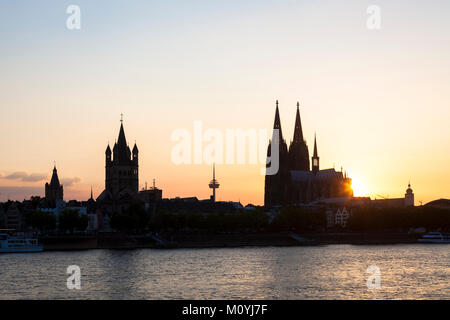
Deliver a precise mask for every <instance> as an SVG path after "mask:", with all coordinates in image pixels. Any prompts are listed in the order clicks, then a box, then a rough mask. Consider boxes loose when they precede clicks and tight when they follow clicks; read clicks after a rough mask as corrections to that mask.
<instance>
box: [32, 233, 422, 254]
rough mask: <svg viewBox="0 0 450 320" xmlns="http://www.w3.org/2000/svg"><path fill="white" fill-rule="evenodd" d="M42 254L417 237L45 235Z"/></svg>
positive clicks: (378, 241) (371, 242)
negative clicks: (95, 250) (49, 252)
mask: <svg viewBox="0 0 450 320" xmlns="http://www.w3.org/2000/svg"><path fill="white" fill-rule="evenodd" d="M39 241H40V243H42V244H43V245H44V250H45V251H55V250H57V251H62V250H88V249H138V248H154V249H158V248H159V249H161V248H162V249H169V248H226V247H250V246H258V247H269V246H283V247H285V246H309V245H328V244H353V245H374V244H403V243H417V235H412V234H407V233H386V232H383V233H281V232H280V233H275V232H271V233H269V232H267V233H228V234H214V233H210V234H191V233H189V234H186V233H165V234H160V235H146V236H127V235H119V234H105V235H98V236H48V237H41V238H40V239H39Z"/></svg>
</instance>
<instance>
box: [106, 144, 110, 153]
mask: <svg viewBox="0 0 450 320" xmlns="http://www.w3.org/2000/svg"><path fill="white" fill-rule="evenodd" d="M105 153H106V154H111V148H110V147H109V142H108V146H107V147H106V151H105Z"/></svg>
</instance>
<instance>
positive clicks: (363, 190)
mask: <svg viewBox="0 0 450 320" xmlns="http://www.w3.org/2000/svg"><path fill="white" fill-rule="evenodd" d="M352 189H353V195H354V196H355V197H362V196H367V195H368V194H369V191H368V189H367V186H366V185H365V184H364V182H363V181H361V180H360V179H359V178H352Z"/></svg>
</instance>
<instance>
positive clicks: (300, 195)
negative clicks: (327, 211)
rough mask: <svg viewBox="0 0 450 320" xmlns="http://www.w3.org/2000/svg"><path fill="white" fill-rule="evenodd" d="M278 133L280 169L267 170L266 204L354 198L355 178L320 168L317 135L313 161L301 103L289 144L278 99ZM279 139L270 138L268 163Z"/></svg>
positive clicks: (275, 126) (290, 203)
mask: <svg viewBox="0 0 450 320" xmlns="http://www.w3.org/2000/svg"><path fill="white" fill-rule="evenodd" d="M273 129H274V136H273V137H275V134H276V132H278V139H277V140H278V143H279V145H278V159H279V166H278V171H277V172H276V173H275V174H270V173H269V171H268V170H267V172H266V177H265V188H264V189H265V190H264V206H265V207H268V208H270V207H274V206H286V205H297V204H307V203H310V202H313V201H315V200H319V199H325V198H337V197H352V196H353V190H352V189H351V179H350V178H348V177H347V174H344V173H343V172H342V170H341V171H340V172H339V171H336V170H335V169H325V170H320V169H319V154H318V152H317V139H316V137H315V136H314V153H313V156H312V157H311V162H312V163H311V167H310V162H309V150H308V145H307V144H306V141H305V140H304V138H303V130H302V123H301V119H300V108H299V103H298V102H297V114H296V117H295V129H294V136H293V140H292V142H291V143H290V145H289V149H288V147H287V144H286V141H285V140H284V138H283V133H282V130H281V121H280V112H279V109H278V100H277V101H276V109H275V121H274V125H273ZM274 141H276V140H275V139H272V140H271V141H269V146H268V149H267V157H268V164H267V168H269V167H270V166H271V163H270V161H271V160H272V158H273V157H271V145H272V143H274Z"/></svg>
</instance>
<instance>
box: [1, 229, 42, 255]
mask: <svg viewBox="0 0 450 320" xmlns="http://www.w3.org/2000/svg"><path fill="white" fill-rule="evenodd" d="M43 250H44V247H43V246H42V245H40V244H39V243H38V239H37V238H20V237H15V236H10V235H9V234H7V233H0V253H14V252H41V251H43Z"/></svg>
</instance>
